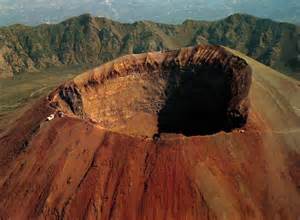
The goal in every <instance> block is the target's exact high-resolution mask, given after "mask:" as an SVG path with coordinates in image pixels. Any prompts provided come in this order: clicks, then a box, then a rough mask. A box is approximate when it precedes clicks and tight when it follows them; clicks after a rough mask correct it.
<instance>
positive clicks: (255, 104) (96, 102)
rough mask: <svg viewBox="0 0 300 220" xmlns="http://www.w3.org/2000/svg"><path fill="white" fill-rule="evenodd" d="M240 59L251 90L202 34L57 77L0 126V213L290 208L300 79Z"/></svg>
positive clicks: (136, 215) (244, 213)
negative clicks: (191, 43) (175, 46)
mask: <svg viewBox="0 0 300 220" xmlns="http://www.w3.org/2000/svg"><path fill="white" fill-rule="evenodd" d="M247 59H248V58H247ZM247 62H249V63H250V62H251V66H252V67H255V71H253V77H254V80H253V83H252V85H251V92H250V93H249V96H248V92H249V87H250V83H251V70H250V67H249V66H248V65H247V64H246V63H245V61H244V60H243V59H240V58H238V57H236V56H233V55H232V54H231V53H229V52H227V50H226V51H225V50H224V49H222V48H220V47H210V46H208V47H201V46H199V47H195V48H186V49H181V50H179V51H170V52H166V53H148V54H142V55H130V56H126V57H123V58H120V59H117V60H115V61H113V62H110V63H107V64H105V65H103V66H101V67H99V68H96V69H94V70H92V71H90V72H87V73H84V74H82V75H80V76H78V77H76V78H75V79H74V80H72V81H69V82H67V83H65V84H63V85H62V86H60V87H59V88H57V89H56V90H55V91H53V92H52V93H51V94H50V95H49V96H48V97H47V98H44V99H41V100H40V101H39V102H37V103H35V105H33V106H32V108H30V109H29V110H27V111H25V112H24V114H23V115H21V117H19V118H17V119H16V120H15V121H13V123H12V124H10V125H8V126H7V128H6V130H5V131H4V132H1V133H0V152H1V153H0V219H101V220H103V219H116V220H119V219H133V220H135V219H137V220H140V219H145V220H146V219H147V220H148V219H167V220H168V219H172V220H173V219H176V220H177V219H179V220H181V219H270V220H271V219H272V220H273V219H288V220H289V219H291V220H294V219H297V218H298V217H299V216H300V210H299V207H300V194H299V189H300V188H299V183H300V180H299V175H298V173H299V170H300V166H299V164H300V163H299V161H300V149H299V146H300V138H299V137H300V135H299V131H300V128H299V125H300V119H299V117H298V116H297V115H296V113H295V112H294V111H293V107H292V106H296V105H297V104H298V103H300V102H299V97H300V89H299V83H298V82H297V83H295V82H294V81H292V80H289V79H287V78H285V77H283V76H282V75H280V74H276V73H273V72H268V73H267V71H270V69H268V68H267V67H265V66H262V65H257V64H256V63H255V61H252V60H249V59H248V60H247ZM253 64H255V65H253ZM266 73H267V74H266ZM249 98H250V100H251V111H249V101H248V99H249ZM61 112H64V114H61ZM52 114H55V117H54V119H53V120H50V121H47V120H46V119H47V117H48V116H49V115H52ZM245 122H246V123H245ZM240 126H243V128H242V129H233V128H236V127H240ZM232 129H233V130H232ZM223 130H225V131H226V132H224V131H223ZM230 130H231V131H230ZM158 133H160V135H158ZM178 133H179V134H178ZM182 134H184V135H182ZM203 134H204V135H203ZM190 135H191V136H190ZM152 136H154V137H152ZM149 137H150V138H149Z"/></svg>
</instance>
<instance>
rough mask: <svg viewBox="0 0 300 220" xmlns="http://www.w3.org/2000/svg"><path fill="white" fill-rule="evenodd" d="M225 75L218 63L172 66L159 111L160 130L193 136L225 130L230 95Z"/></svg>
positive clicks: (160, 131) (161, 131)
mask: <svg viewBox="0 0 300 220" xmlns="http://www.w3.org/2000/svg"><path fill="white" fill-rule="evenodd" d="M226 77H228V75H227V74H224V70H223V68H222V67H221V66H219V65H215V66H200V67H199V66H192V67H190V66H189V67H188V68H186V70H184V69H181V70H179V69H176V68H175V69H174V70H172V71H171V72H170V74H169V78H168V87H167V91H166V97H167V100H166V102H165V105H164V107H163V108H162V109H161V110H160V112H159V113H158V131H159V133H181V134H184V135H186V136H194V135H210V134H214V133H217V132H219V131H221V130H225V121H226V109H227V105H228V102H229V98H230V97H229V96H230V94H229V87H230V85H228V83H227V82H228V79H226Z"/></svg>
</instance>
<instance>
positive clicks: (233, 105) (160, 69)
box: [49, 46, 251, 137]
mask: <svg viewBox="0 0 300 220" xmlns="http://www.w3.org/2000/svg"><path fill="white" fill-rule="evenodd" d="M250 85H251V68H250V67H249V65H248V64H247V63H246V62H245V61H244V60H243V59H241V58H239V57H237V56H234V55H232V54H231V53H229V52H228V51H226V50H225V49H223V48H222V47H219V46H197V47H189V48H183V49H180V50H174V51H168V52H152V53H145V54H139V55H127V56H124V57H121V58H119V59H116V60H114V61H112V62H109V63H106V64H104V65H102V66H100V67H98V68H96V69H93V70H91V71H89V72H86V73H83V74H82V75H79V76H78V77H76V78H75V79H74V80H72V81H69V82H67V83H65V84H63V85H62V86H60V87H59V88H58V89H57V90H56V91H54V92H53V93H52V94H51V95H50V96H49V99H50V101H51V103H52V106H55V108H56V109H57V110H60V111H64V112H65V113H66V114H69V115H73V116H75V117H80V118H83V119H90V120H93V121H95V122H97V123H98V124H99V125H100V126H102V127H104V128H106V129H109V130H112V131H116V132H120V133H125V134H129V135H136V136H147V137H153V136H157V135H158V134H160V133H176V134H183V135H186V136H195V135H211V134H214V133H217V132H220V131H231V130H232V129H235V128H240V127H242V126H244V125H245V123H246V122H247V117H248V111H249V99H248V93H249V89H250Z"/></svg>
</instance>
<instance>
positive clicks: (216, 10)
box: [0, 0, 300, 26]
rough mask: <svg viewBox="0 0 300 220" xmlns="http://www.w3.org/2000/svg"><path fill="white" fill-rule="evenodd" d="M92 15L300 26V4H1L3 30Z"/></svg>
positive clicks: (29, 0)
mask: <svg viewBox="0 0 300 220" xmlns="http://www.w3.org/2000/svg"><path fill="white" fill-rule="evenodd" d="M83 13H91V14H92V15H94V16H101V17H108V18H111V19H114V20H119V21H123V22H133V21H137V20H152V21H156V22H164V23H181V22H183V21H184V20H186V19H196V20H216V19H220V18H223V17H226V16H228V15H230V14H233V13H247V14H251V15H254V16H259V17H265V18H271V19H274V20H277V21H286V22H293V23H300V1H299V0H211V1H205V0H166V1H160V0H127V1H124V0H0V26H3V25H10V24H15V23H23V24H29V25H36V24H40V23H56V22H59V21H62V20H64V19H66V18H68V17H71V16H77V15H80V14H83Z"/></svg>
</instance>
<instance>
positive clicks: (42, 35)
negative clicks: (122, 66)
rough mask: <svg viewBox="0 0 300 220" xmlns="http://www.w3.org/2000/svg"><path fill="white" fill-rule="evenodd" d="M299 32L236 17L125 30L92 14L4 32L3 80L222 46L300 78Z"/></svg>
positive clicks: (0, 35)
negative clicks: (200, 46) (134, 55)
mask: <svg viewBox="0 0 300 220" xmlns="http://www.w3.org/2000/svg"><path fill="white" fill-rule="evenodd" d="M299 30H300V29H299V27H298V26H296V25H292V24H287V23H277V22H273V21H271V20H266V19H259V18H255V17H252V16H249V15H239V14H237V15H233V16H230V17H228V18H226V19H224V20H220V21H216V22H202V21H191V20H188V21H186V22H184V23H183V24H181V25H167V24H159V23H154V22H150V21H140V22H135V23H133V24H122V23H119V22H115V21H111V20H109V19H105V18H97V17H92V16H90V15H88V14H86V15H81V16H79V17H74V18H71V19H68V20H66V21H64V22H62V23H59V24H55V25H40V26H37V27H28V26H22V25H14V26H10V27H4V28H1V29H0V64H2V65H1V67H0V77H1V78H4V77H9V76H12V75H13V74H16V73H20V72H24V71H36V70H40V69H44V68H48V67H52V66H62V65H73V64H93V65H97V64H99V63H104V62H106V61H109V60H112V59H114V58H116V57H119V56H121V55H124V54H129V53H142V52H146V51H147V52H148V51H158V50H164V49H176V48H180V47H186V46H191V45H196V44H200V43H205V44H221V45H225V46H229V47H231V48H235V49H238V50H239V51H242V52H244V53H246V54H248V55H249V56H251V57H253V58H255V59H258V60H259V61H261V62H263V63H265V64H267V65H270V66H272V67H274V68H276V69H279V70H283V71H285V72H292V73H293V72H299V68H300V63H299V59H298V54H299V33H300V32H299Z"/></svg>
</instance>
